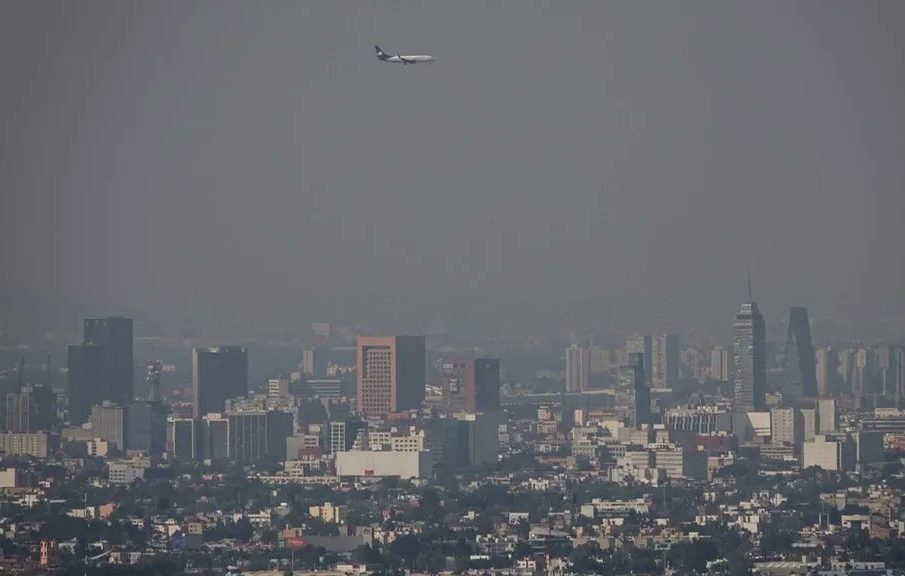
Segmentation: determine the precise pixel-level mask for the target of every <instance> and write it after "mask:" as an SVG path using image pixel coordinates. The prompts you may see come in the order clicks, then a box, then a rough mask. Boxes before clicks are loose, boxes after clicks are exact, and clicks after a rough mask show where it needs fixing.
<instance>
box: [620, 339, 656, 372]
mask: <svg viewBox="0 0 905 576" xmlns="http://www.w3.org/2000/svg"><path fill="white" fill-rule="evenodd" d="M632 352H637V353H641V354H643V356H644V377H645V378H647V383H648V384H650V382H651V376H652V375H653V370H652V365H651V360H652V358H653V342H652V341H651V337H650V336H641V335H635V336H630V337H629V338H628V339H627V340H626V341H625V354H626V358H627V357H628V355H629V354H631V353H632Z"/></svg>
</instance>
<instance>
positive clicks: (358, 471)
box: [336, 450, 433, 480]
mask: <svg viewBox="0 0 905 576" xmlns="http://www.w3.org/2000/svg"><path fill="white" fill-rule="evenodd" d="M432 471H433V466H432V460H431V454H430V452H428V451H426V450H424V451H420V452H417V451H411V452H409V451H406V452H393V451H383V452H376V451H370V450H349V451H347V452H340V453H339V454H337V455H336V475H337V476H342V477H344V476H352V477H359V476H368V477H376V478H381V477H388V476H395V477H398V478H400V479H403V480H409V479H412V478H430V476H431V473H432Z"/></svg>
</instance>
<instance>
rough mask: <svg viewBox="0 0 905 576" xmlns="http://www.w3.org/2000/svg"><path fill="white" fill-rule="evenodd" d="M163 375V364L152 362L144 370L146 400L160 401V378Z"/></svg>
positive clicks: (156, 361) (159, 361)
mask: <svg viewBox="0 0 905 576" xmlns="http://www.w3.org/2000/svg"><path fill="white" fill-rule="evenodd" d="M162 375H163V362H162V361H161V360H152V361H151V362H148V365H147V367H146V368H145V388H146V391H145V393H146V394H147V397H148V400H151V401H157V400H160V378H161V376H162Z"/></svg>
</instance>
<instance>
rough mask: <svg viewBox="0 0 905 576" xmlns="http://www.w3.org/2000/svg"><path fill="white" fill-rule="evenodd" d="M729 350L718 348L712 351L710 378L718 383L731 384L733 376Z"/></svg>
mask: <svg viewBox="0 0 905 576" xmlns="http://www.w3.org/2000/svg"><path fill="white" fill-rule="evenodd" d="M729 358H730V356H729V350H726V349H725V348H723V347H722V346H717V347H715V348H713V349H712V350H711V351H710V378H711V379H713V380H716V381H718V382H729V378H730V376H731V374H732V372H731V366H730V364H729Z"/></svg>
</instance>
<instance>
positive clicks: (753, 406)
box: [732, 281, 767, 412]
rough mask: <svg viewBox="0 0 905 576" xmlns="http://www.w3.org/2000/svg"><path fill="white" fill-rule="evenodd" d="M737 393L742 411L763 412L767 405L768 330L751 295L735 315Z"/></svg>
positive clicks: (749, 291) (735, 400) (735, 404)
mask: <svg viewBox="0 0 905 576" xmlns="http://www.w3.org/2000/svg"><path fill="white" fill-rule="evenodd" d="M732 360H733V366H734V370H735V395H734V401H733V408H734V409H735V410H736V411H740V412H749V411H754V410H757V411H761V410H764V408H765V407H766V392H767V333H766V323H765V322H764V317H763V315H762V314H761V312H760V309H759V308H758V306H757V303H756V302H754V299H753V298H752V296H751V283H750V281H749V282H748V301H747V302H745V303H743V304H742V306H741V308H740V309H739V312H738V314H737V315H736V317H735V342H734V351H733V359H732Z"/></svg>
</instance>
